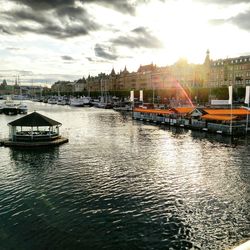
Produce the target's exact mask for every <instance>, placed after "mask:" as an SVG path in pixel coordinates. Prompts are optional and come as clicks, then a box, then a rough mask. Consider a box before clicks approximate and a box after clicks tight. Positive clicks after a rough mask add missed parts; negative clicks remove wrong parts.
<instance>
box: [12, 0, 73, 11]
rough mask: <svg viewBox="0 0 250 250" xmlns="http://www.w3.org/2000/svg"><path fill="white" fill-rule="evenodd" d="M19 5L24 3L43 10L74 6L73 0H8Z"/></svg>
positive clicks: (34, 8)
mask: <svg viewBox="0 0 250 250" xmlns="http://www.w3.org/2000/svg"><path fill="white" fill-rule="evenodd" d="M9 1H12V2H16V3H17V4H19V5H26V6H28V7H30V8H31V9H33V10H38V11H43V10H51V9H56V8H58V7H64V6H74V4H75V0H9Z"/></svg>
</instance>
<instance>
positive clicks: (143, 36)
mask: <svg viewBox="0 0 250 250" xmlns="http://www.w3.org/2000/svg"><path fill="white" fill-rule="evenodd" d="M112 42H113V44H114V45H118V46H125V47H129V48H150V49H152V48H162V47H163V44H162V42H161V41H160V40H159V39H158V38H157V37H154V36H153V35H152V32H151V31H150V30H149V29H147V28H146V27H138V28H136V29H134V30H132V31H131V33H130V34H129V35H127V36H120V37H118V38H115V39H113V40H112Z"/></svg>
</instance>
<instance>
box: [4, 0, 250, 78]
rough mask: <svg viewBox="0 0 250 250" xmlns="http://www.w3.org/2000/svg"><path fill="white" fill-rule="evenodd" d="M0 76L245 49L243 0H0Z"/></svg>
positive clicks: (198, 57)
mask: <svg viewBox="0 0 250 250" xmlns="http://www.w3.org/2000/svg"><path fill="white" fill-rule="evenodd" d="M0 6H1V8H0V82H1V81H2V79H3V78H7V79H8V80H9V82H11V81H13V79H14V78H15V75H16V74H19V75H20V79H21V81H22V82H23V83H26V82H28V81H29V82H31V81H33V82H37V83H46V82H47V83H53V82H54V81H55V80H57V79H58V80H63V79H71V80H74V79H78V78H79V77H82V76H85V77H86V76H88V75H89V74H90V75H96V74H98V73H99V72H104V73H109V72H110V71H111V69H112V67H114V69H115V70H116V71H119V70H121V69H123V68H124V66H125V65H126V66H127V68H128V70H129V71H134V70H137V69H138V67H139V66H140V64H142V65H143V64H149V63H151V62H153V63H155V64H157V65H159V66H163V65H169V64H172V63H174V62H176V61H177V60H178V59H179V58H180V57H185V58H187V59H188V61H189V62H192V63H202V62H203V61H204V58H205V53H206V50H207V49H210V52H211V54H210V55H211V58H212V59H218V58H226V57H235V56H240V55H250V21H249V20H250V0H0Z"/></svg>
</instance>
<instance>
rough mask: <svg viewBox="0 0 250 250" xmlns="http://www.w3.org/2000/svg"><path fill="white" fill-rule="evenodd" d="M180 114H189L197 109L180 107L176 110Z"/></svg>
mask: <svg viewBox="0 0 250 250" xmlns="http://www.w3.org/2000/svg"><path fill="white" fill-rule="evenodd" d="M174 109H175V110H176V111H177V112H178V113H180V114H184V113H189V112H191V111H192V110H194V109H195V107H179V108H174Z"/></svg>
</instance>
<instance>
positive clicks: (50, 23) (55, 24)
mask: <svg viewBox="0 0 250 250" xmlns="http://www.w3.org/2000/svg"><path fill="white" fill-rule="evenodd" d="M1 17H2V19H4V20H5V21H6V20H8V21H9V25H7V24H6V25H0V33H6V34H12V35H14V34H22V33H28V32H29V33H35V34H42V35H48V36H52V37H55V38H71V37H77V36H83V35H87V34H89V32H90V31H94V30H98V29H99V28H100V25H98V24H96V23H95V22H94V21H92V19H91V17H90V16H89V14H88V13H87V12H86V11H85V10H84V9H82V8H78V7H60V8H58V9H56V10H53V11H52V12H47V11H41V12H39V13H37V12H35V11H34V10H32V9H27V8H26V9H23V8H22V9H19V10H14V11H12V12H3V13H1V15H0V20H1ZM32 23H36V24H37V25H36V26H34V25H32Z"/></svg>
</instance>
